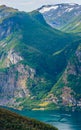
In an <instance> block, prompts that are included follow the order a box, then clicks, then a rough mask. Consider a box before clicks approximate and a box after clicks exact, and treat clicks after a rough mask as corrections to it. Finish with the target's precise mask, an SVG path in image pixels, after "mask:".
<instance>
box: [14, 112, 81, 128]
mask: <svg viewBox="0 0 81 130" xmlns="http://www.w3.org/2000/svg"><path fill="white" fill-rule="evenodd" d="M16 112H17V113H19V114H21V115H24V116H27V117H31V118H35V119H37V120H40V121H43V122H45V123H49V124H51V125H54V126H56V127H57V128H58V129H59V130H81V112H69V113H68V112H61V111H27V110H26V111H16Z"/></svg>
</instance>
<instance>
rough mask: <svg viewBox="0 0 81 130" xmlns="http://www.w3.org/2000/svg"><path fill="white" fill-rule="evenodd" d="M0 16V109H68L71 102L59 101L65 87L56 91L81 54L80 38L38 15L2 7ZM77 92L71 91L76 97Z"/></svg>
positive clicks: (75, 98) (37, 12)
mask: <svg viewBox="0 0 81 130" xmlns="http://www.w3.org/2000/svg"><path fill="white" fill-rule="evenodd" d="M0 16H1V17H0V105H2V106H8V107H13V108H16V109H32V110H44V109H58V108H61V107H62V106H64V107H66V108H67V107H68V106H69V105H68V103H69V101H70V100H69V101H68V103H67V104H66V105H65V104H64V101H63V100H62V97H63V96H62V90H63V88H65V85H63V86H62V88H61V89H59V87H60V84H62V80H61V81H60V79H61V77H63V76H64V73H65V70H66V69H67V67H68V64H69V62H70V60H73V57H75V54H76V52H78V53H77V54H79V53H80V52H79V51H78V48H80V44H81V36H80V35H76V34H73V33H72V34H71V33H70V34H69V33H65V32H61V31H59V30H57V29H54V28H52V27H51V26H49V25H48V24H47V23H46V21H45V20H44V18H43V16H42V14H41V13H39V11H33V12H30V13H25V12H19V11H18V10H16V9H13V8H9V7H6V6H4V5H3V6H1V7H0ZM2 16H4V17H2ZM79 62H80V61H79ZM79 64H80V63H79ZM77 67H78V62H77ZM75 71H76V70H75ZM79 76H80V75H78V78H79ZM71 81H72V80H71ZM71 81H70V83H71ZM77 82H79V83H80V80H79V81H78V79H77ZM58 83H59V84H58ZM67 87H68V89H69V88H71V87H72V85H71V86H69V85H67ZM56 88H57V90H56ZM79 89H80V86H79V87H78V88H77V91H75V89H73V87H72V90H73V93H75V94H76V95H78V94H79ZM57 93H59V96H58V94H57ZM70 95H72V93H71V94H70ZM60 100H61V101H60ZM74 100H75V101H77V96H76V97H74ZM74 100H73V101H74ZM59 102H60V103H59ZM78 102H80V97H79V98H78ZM72 104H73V102H72ZM70 106H71V108H72V107H73V106H74V104H73V105H70Z"/></svg>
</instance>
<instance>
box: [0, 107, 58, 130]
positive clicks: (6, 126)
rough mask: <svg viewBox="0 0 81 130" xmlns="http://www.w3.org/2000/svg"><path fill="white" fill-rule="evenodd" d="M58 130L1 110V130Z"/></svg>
mask: <svg viewBox="0 0 81 130" xmlns="http://www.w3.org/2000/svg"><path fill="white" fill-rule="evenodd" d="M14 129H15V130H57V128H55V127H53V126H50V125H48V124H44V123H42V122H39V121H36V120H34V119H29V118H26V117H23V116H20V115H18V114H16V113H14V112H11V111H9V110H6V109H3V108H0V130H14Z"/></svg>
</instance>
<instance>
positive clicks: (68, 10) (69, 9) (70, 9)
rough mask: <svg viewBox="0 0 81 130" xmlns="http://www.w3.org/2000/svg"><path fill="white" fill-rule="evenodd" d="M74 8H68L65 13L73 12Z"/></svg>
mask: <svg viewBox="0 0 81 130" xmlns="http://www.w3.org/2000/svg"><path fill="white" fill-rule="evenodd" d="M73 9H74V8H68V9H66V11H65V12H71V11H72V10H73Z"/></svg>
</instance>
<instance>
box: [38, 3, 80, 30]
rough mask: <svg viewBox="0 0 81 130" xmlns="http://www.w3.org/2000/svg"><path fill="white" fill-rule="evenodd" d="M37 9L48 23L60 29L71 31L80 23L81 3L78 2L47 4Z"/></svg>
mask: <svg viewBox="0 0 81 130" xmlns="http://www.w3.org/2000/svg"><path fill="white" fill-rule="evenodd" d="M38 11H39V12H40V13H41V14H42V15H43V16H44V18H45V20H46V22H47V23H48V24H49V25H51V26H52V27H54V28H56V29H59V30H62V31H66V32H70V31H71V32H72V30H76V28H77V27H78V28H79V26H80V23H81V20H80V19H81V5H78V4H68V3H66V4H56V5H47V6H42V7H41V8H39V9H38ZM69 24H70V25H69ZM62 28H63V29H62ZM78 31H81V30H78V29H77V30H76V32H78Z"/></svg>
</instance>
